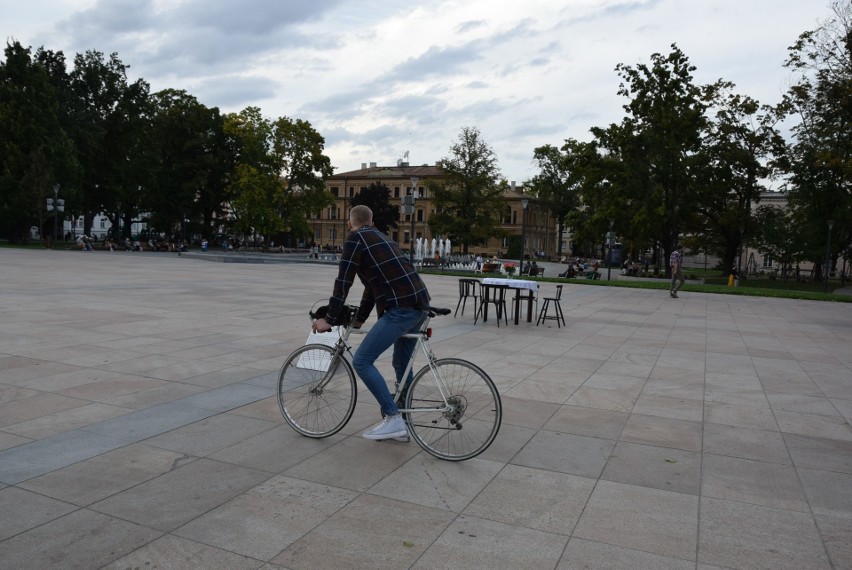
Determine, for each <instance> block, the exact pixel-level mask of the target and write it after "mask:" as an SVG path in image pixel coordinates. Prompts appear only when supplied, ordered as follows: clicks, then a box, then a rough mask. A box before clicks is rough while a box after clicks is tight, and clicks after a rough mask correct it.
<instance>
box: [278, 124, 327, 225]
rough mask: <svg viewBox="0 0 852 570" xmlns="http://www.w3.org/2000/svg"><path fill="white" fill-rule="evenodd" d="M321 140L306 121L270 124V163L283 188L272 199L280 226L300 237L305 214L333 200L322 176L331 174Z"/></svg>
mask: <svg viewBox="0 0 852 570" xmlns="http://www.w3.org/2000/svg"><path fill="white" fill-rule="evenodd" d="M324 150H325V139H324V138H323V136H322V135H320V134H319V133H318V132H317V131H316V130H315V129H314V128H313V126H311V124H310V123H309V122H308V121H303V120H302V119H295V120H293V119H290V118H288V117H281V118H279V119H278V120H276V121H275V122H274V123H272V140H271V163H272V165H273V169H274V171H275V172H276V174H277V176H278V177H279V179H280V180H282V181H284V187H283V189H282V191H281V192H280V193H278V198H277V200H276V204H275V205H276V207H277V210H278V214H279V215H280V216H281V218H282V219H283V220H284V224H283V225H284V228H285V229H287V230H289V231H290V233H291V234H293V235H295V236H298V237H304V236H306V235H308V234H309V233H310V227H309V226H308V223H307V215H308V214H309V213H310V212H316V211H318V210H320V209H322V208H324V207H326V206H330V205H331V204H333V203H334V197H333V196H332V195H331V193H330V192H329V191H328V190H326V188H325V179H326V178H328V177H329V176H331V175H332V174H333V173H334V169H333V168H332V166H331V159H330V158H329V157H328V156H326V155H325V154H324Z"/></svg>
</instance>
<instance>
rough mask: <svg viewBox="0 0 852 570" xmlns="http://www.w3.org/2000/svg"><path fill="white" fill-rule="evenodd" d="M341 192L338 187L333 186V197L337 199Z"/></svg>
mask: <svg viewBox="0 0 852 570" xmlns="http://www.w3.org/2000/svg"><path fill="white" fill-rule="evenodd" d="M339 191H340V190H339V189H338V187H337V186H332V187H331V195H332V196H334V197H335V198H337V194H338V192H339Z"/></svg>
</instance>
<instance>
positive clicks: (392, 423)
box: [361, 414, 408, 440]
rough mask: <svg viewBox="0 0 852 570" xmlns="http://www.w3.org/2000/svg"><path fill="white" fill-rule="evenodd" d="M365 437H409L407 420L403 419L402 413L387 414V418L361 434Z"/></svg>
mask: <svg viewBox="0 0 852 570" xmlns="http://www.w3.org/2000/svg"><path fill="white" fill-rule="evenodd" d="M361 435H362V436H363V437H364V438H365V439H373V440H380V439H395V438H398V437H399V438H402V437H408V430H407V429H406V427H405V420H403V419H402V414H396V415H395V416H386V417H385V419H383V420H382V421H380V422H379V423H378V424H376V425H375V426H373V427H372V428H370V429H368V430H367V431H365V432H364V433H362V434H361Z"/></svg>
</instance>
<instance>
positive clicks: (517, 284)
mask: <svg viewBox="0 0 852 570" xmlns="http://www.w3.org/2000/svg"><path fill="white" fill-rule="evenodd" d="M482 284H483V285H505V286H506V287H509V288H510V289H514V290H515V324H518V321H519V320H520V309H521V301H523V300H524V299H526V301H527V322H528V323H531V322H532V306H533V301H535V292H537V291H538V282H537V281H527V280H525V279H501V278H498V277H486V278H485V279H483V280H482ZM522 291H527V292H526V293H523V294H522V293H521V292H522ZM483 313H484V312H483ZM482 320H483V321H487V320H488V315H487V314H483V315H482Z"/></svg>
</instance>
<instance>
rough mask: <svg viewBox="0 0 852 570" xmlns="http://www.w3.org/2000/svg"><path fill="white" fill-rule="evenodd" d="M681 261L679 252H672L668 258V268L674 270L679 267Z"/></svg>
mask: <svg viewBox="0 0 852 570" xmlns="http://www.w3.org/2000/svg"><path fill="white" fill-rule="evenodd" d="M682 261H683V258H682V257H681V255H680V252H679V251H678V250H674V251H673V252H672V255H671V257H669V267H671V268H672V269H676V268H678V267H680V264H681V262H682Z"/></svg>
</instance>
